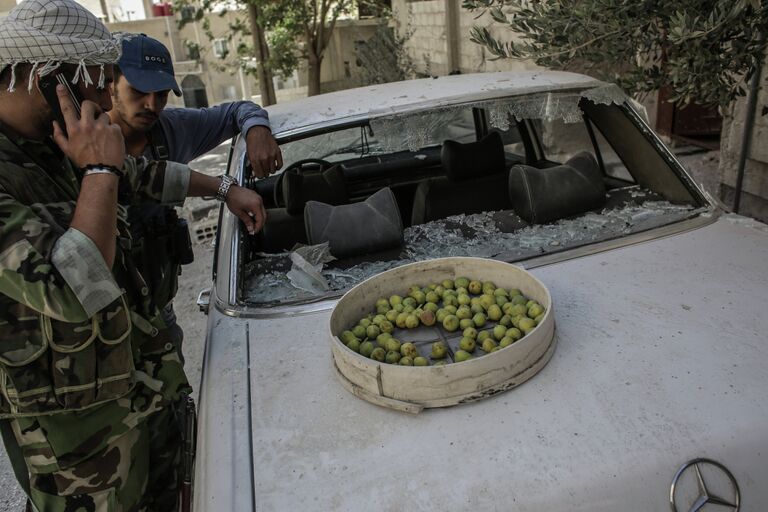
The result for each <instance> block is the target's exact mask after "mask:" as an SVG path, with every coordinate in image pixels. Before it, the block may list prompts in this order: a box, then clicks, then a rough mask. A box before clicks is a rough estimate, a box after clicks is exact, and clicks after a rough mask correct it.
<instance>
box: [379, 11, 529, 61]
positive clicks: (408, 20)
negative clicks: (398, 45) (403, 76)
mask: <svg viewBox="0 0 768 512" xmlns="http://www.w3.org/2000/svg"><path fill="white" fill-rule="evenodd" d="M449 7H450V8H451V9H452V10H453V12H455V13H457V16H458V23H456V25H457V29H458V34H457V35H456V40H457V43H454V45H455V47H457V50H458V57H456V58H455V60H456V62H457V63H458V68H459V70H460V71H461V72H462V73H479V72H485V71H512V70H525V69H538V66H536V65H535V64H534V63H532V62H530V61H519V60H512V59H504V60H497V61H491V60H490V57H491V56H489V55H488V52H487V51H486V50H485V49H484V48H483V47H482V46H480V45H478V44H475V43H473V42H471V41H470V40H469V37H470V30H471V29H472V27H473V26H474V25H482V26H489V27H490V30H491V33H492V34H493V35H494V36H497V37H501V38H508V37H509V33H508V32H507V31H505V30H504V27H499V26H497V25H496V24H491V20H490V17H489V16H488V15H485V16H483V17H481V18H479V19H475V17H476V15H477V14H476V13H470V12H469V11H467V10H465V9H462V8H461V0H419V1H406V0H393V2H392V9H393V11H394V14H395V19H396V22H397V25H398V30H399V31H400V33H401V34H403V33H406V32H409V31H411V32H412V36H411V37H410V39H409V41H408V43H407V48H408V51H409V54H410V56H411V58H412V59H413V61H414V64H415V65H416V69H417V71H418V72H419V73H422V74H428V75H446V74H448V73H449V72H450V71H452V70H451V69H450V55H449V41H448V37H449V29H448V27H449V26H450V24H449V21H450V20H449V14H448V13H449Z"/></svg>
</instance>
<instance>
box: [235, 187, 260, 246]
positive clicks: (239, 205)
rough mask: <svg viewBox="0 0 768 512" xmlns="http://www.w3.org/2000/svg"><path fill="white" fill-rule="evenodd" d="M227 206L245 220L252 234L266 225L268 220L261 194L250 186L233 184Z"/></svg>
mask: <svg viewBox="0 0 768 512" xmlns="http://www.w3.org/2000/svg"><path fill="white" fill-rule="evenodd" d="M227 208H229V210H230V211H231V212H232V213H234V214H235V215H237V217H238V218H239V219H240V220H242V221H243V223H244V224H245V228H246V229H247V230H248V233H250V234H252V235H254V234H256V233H257V232H258V231H259V230H260V229H261V228H262V227H264V222H266V220H267V211H266V210H265V209H264V202H263V201H262V199H261V196H260V195H259V194H257V193H256V192H254V191H253V190H251V189H248V188H244V187H239V186H237V185H232V186H231V187H230V189H229V192H228V193H227Z"/></svg>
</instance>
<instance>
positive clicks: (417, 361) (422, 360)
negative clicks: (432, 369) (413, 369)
mask: <svg viewBox="0 0 768 512" xmlns="http://www.w3.org/2000/svg"><path fill="white" fill-rule="evenodd" d="M413 366H429V361H427V358H426V357H422V356H419V357H414V358H413Z"/></svg>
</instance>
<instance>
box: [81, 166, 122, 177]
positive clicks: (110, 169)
mask: <svg viewBox="0 0 768 512" xmlns="http://www.w3.org/2000/svg"><path fill="white" fill-rule="evenodd" d="M91 174H114V175H115V176H117V177H118V178H122V177H123V176H125V171H123V170H122V169H120V168H119V167H115V166H114V165H107V164H88V165H86V166H85V167H83V176H90V175H91Z"/></svg>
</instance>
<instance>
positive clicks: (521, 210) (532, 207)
mask: <svg viewBox="0 0 768 512" xmlns="http://www.w3.org/2000/svg"><path fill="white" fill-rule="evenodd" d="M509 197H510V200H511V201H512V207H513V208H514V209H515V212H516V213H517V214H518V215H519V216H520V217H521V218H522V219H524V220H526V221H527V222H530V223H532V224H544V223H546V222H551V221H553V220H557V219H562V218H564V217H569V216H571V215H577V214H579V213H583V212H586V211H589V210H595V209H597V208H601V207H602V206H603V205H604V204H605V183H604V182H603V175H602V172H601V171H600V167H599V166H598V165H597V162H596V161H595V157H594V156H592V155H591V154H590V153H588V152H582V153H579V154H577V155H575V156H574V157H572V158H571V159H570V160H568V161H567V162H566V163H565V164H564V165H559V166H557V167H550V168H547V169H537V168H536V167H530V166H528V165H515V166H513V167H512V169H511V170H510V173H509Z"/></svg>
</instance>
